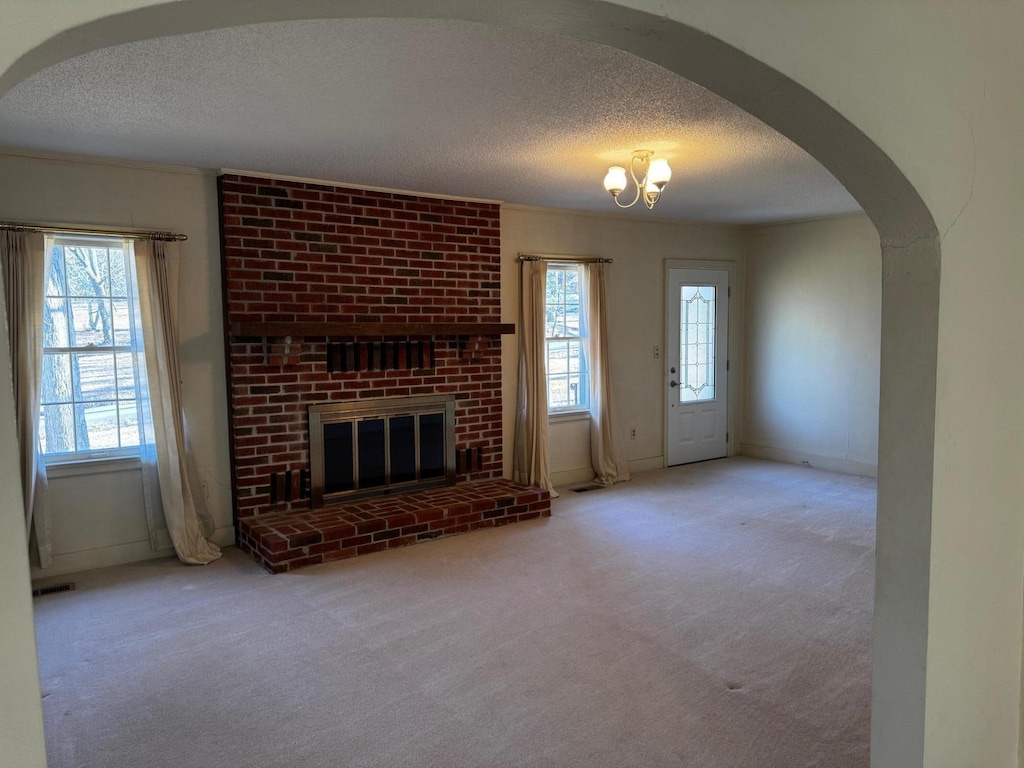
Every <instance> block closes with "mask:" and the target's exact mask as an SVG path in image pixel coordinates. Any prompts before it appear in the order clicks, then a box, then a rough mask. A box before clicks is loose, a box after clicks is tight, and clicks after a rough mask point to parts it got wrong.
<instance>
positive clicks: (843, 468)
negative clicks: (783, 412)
mask: <svg viewBox="0 0 1024 768" xmlns="http://www.w3.org/2000/svg"><path fill="white" fill-rule="evenodd" d="M740 453H741V454H743V455H744V456H750V457H752V458H755V459H768V460H769V461H779V462H782V463H784V464H798V465H802V466H805V467H813V468H814V469H826V470H828V471H829V472H842V473H843V474H845V475H859V476H861V477H878V466H877V465H875V464H865V463H863V462H860V461H851V460H850V459H839V458H835V457H833V456H822V455H820V454H817V453H806V452H804V451H791V450H788V449H786V448H771V447H769V446H767V445H753V444H751V443H743V444H742V445H741V446H740Z"/></svg>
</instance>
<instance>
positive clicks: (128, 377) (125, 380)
mask: <svg viewBox="0 0 1024 768" xmlns="http://www.w3.org/2000/svg"><path fill="white" fill-rule="evenodd" d="M133 357H134V355H132V353H131V352H118V353H117V354H116V355H115V357H114V360H115V362H116V363H117V397H118V398H119V399H125V398H127V399H130V398H133V397H135V367H134V366H133V362H134V361H133Z"/></svg>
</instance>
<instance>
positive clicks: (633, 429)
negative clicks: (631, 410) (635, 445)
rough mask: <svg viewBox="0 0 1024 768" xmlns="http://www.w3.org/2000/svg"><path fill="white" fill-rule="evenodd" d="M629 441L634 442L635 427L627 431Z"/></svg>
mask: <svg viewBox="0 0 1024 768" xmlns="http://www.w3.org/2000/svg"><path fill="white" fill-rule="evenodd" d="M629 439H630V440H636V427H633V428H632V429H630V430H629Z"/></svg>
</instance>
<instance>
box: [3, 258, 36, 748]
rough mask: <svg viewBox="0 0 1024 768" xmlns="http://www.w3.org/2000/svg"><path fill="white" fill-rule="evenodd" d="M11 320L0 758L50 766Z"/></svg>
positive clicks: (6, 355) (6, 362)
mask: <svg viewBox="0 0 1024 768" xmlns="http://www.w3.org/2000/svg"><path fill="white" fill-rule="evenodd" d="M3 295H4V292H3V275H0V296H3ZM6 319H7V314H6V312H2V311H0V331H2V336H0V649H3V652H2V653H0V691H2V693H0V759H2V762H3V764H4V765H12V766H14V765H17V766H24V768H45V766H46V755H45V750H44V747H43V712H42V709H41V708H40V705H39V667H38V662H37V660H36V636H35V627H34V626H33V623H32V585H31V584H30V583H29V566H28V547H27V546H26V535H25V512H24V509H25V507H24V502H23V500H22V496H21V473H20V470H19V467H20V466H21V460H20V459H19V458H18V447H17V446H18V439H17V436H16V435H17V432H16V431H15V427H14V391H13V389H12V386H11V357H10V350H9V349H8V347H7V342H6V339H7V322H6Z"/></svg>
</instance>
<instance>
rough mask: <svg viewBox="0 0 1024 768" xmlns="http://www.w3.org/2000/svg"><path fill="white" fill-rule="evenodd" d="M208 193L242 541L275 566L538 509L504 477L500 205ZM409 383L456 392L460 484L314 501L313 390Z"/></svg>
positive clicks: (283, 186) (359, 390)
mask: <svg viewBox="0 0 1024 768" xmlns="http://www.w3.org/2000/svg"><path fill="white" fill-rule="evenodd" d="M219 191H220V212H221V231H222V239H223V243H222V252H223V282H224V299H225V314H226V323H227V356H228V379H229V387H230V392H229V395H230V414H229V418H230V427H231V451H232V474H233V483H234V508H235V518H236V524H237V526H238V531H239V544H240V546H241V547H242V548H243V549H246V550H247V551H249V552H250V553H251V554H252V555H253V556H254V557H255V558H256V559H257V560H258V561H260V562H261V563H262V564H263V565H264V566H265V567H267V568H268V569H270V570H272V571H275V572H276V571H282V570H290V569H292V568H295V567H298V566H300V565H307V564H311V563H314V562H323V561H324V560H330V559H339V558H341V557H349V556H352V555H356V554H365V553H367V552H371V551H377V550H379V549H384V548H387V547H391V546H398V545H401V544H410V543H415V542H416V541H422V540H424V539H427V538H436V537H437V536H441V535H447V534H451V533H460V532H463V531H465V530H471V529H473V528H479V527H489V526H492V525H497V524H502V523H505V522H514V521H515V520H518V519H526V518H529V517H537V516H541V515H547V514H550V502H549V501H548V495H547V493H546V492H541V491H538V490H537V489H527V488H524V487H522V486H517V485H516V484H514V483H509V482H508V481H501V480H500V478H501V474H502V445H503V440H502V428H501V418H502V415H501V348H500V336H501V334H502V333H508V332H510V331H511V330H512V329H511V327H509V326H506V325H502V324H501V322H500V295H499V291H500V282H499V281H500V277H499V271H500V265H499V253H500V247H499V210H498V206H497V205H496V204H491V203H479V202H468V201H457V200H442V199H434V198H423V197H416V196H412V195H401V194H395V193H388V192H373V191H363V190H354V189H345V188H340V187H333V186H326V185H317V184H308V183H302V182H295V181H285V180H279V179H264V178H255V177H245V176H236V175H225V176H222V177H220V180H219ZM422 395H438V396H443V395H450V396H452V397H454V434H453V439H454V446H453V447H454V456H455V462H454V463H455V466H454V467H453V468H452V469H451V472H450V475H451V476H450V479H453V480H454V481H455V483H456V484H455V485H454V486H452V487H449V488H440V489H435V490H430V491H424V492H422V493H418V494H415V495H414V496H388V497H385V496H380V497H372V498H363V499H360V500H358V501H352V502H350V503H346V502H344V499H342V503H340V504H334V505H331V506H325V507H323V508H322V509H318V510H313V509H311V501H310V495H311V494H310V469H311V468H310V450H309V416H308V413H309V408H310V406H322V405H324V404H329V403H344V402H357V403H372V402H375V401H377V400H380V402H382V403H391V402H395V401H393V400H391V399H392V398H410V399H412V400H415V399H416V396H422ZM392 410H394V409H392ZM451 447H452V446H449V448H451ZM435 484H436V483H435ZM397 490H401V489H400V488H399V489H397ZM359 495H361V496H365V495H366V494H365V493H362V494H359Z"/></svg>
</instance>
